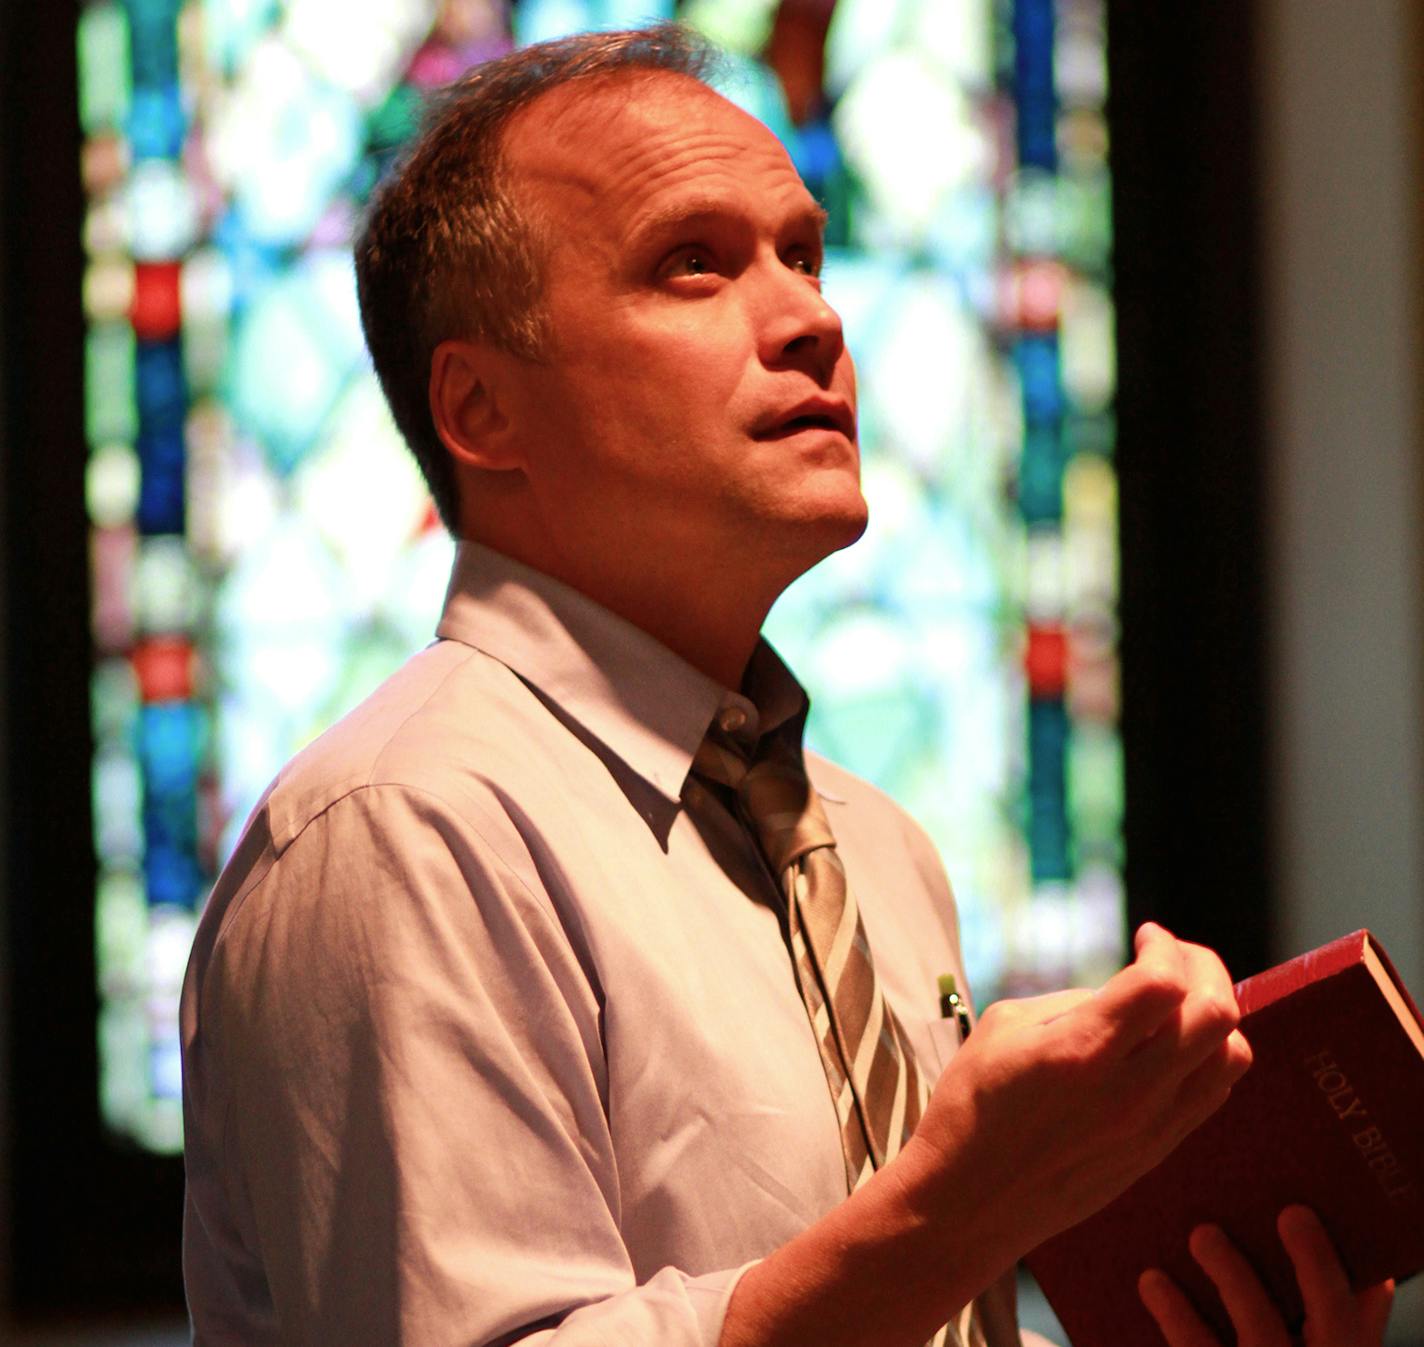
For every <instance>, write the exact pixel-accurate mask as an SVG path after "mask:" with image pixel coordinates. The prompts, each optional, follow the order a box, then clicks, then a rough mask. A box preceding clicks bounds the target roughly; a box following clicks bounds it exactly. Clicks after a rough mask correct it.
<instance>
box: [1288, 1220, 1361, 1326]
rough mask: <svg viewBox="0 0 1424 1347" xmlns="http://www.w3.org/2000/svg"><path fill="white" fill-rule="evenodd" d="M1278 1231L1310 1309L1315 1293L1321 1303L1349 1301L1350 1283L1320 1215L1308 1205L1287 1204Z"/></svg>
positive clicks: (1307, 1309)
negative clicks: (1321, 1222)
mask: <svg viewBox="0 0 1424 1347" xmlns="http://www.w3.org/2000/svg"><path fill="white" fill-rule="evenodd" d="M1276 1231H1277V1233H1278V1234H1279V1235H1280V1237H1281V1243H1282V1244H1284V1245H1285V1246H1286V1252H1287V1253H1288V1254H1290V1260H1291V1262H1292V1263H1293V1264H1294V1265H1295V1279H1296V1281H1298V1282H1299V1283H1300V1292H1301V1295H1302V1297H1303V1298H1304V1299H1305V1305H1306V1312H1307V1313H1309V1312H1310V1307H1311V1300H1312V1293H1313V1296H1314V1299H1315V1300H1316V1301H1317V1302H1318V1303H1320V1304H1334V1303H1336V1302H1338V1303H1340V1304H1342V1305H1343V1304H1347V1303H1349V1302H1350V1300H1351V1292H1350V1283H1349V1282H1348V1281H1347V1280H1346V1278H1345V1270H1344V1268H1342V1267H1341V1266H1340V1256H1339V1255H1338V1254H1337V1253H1336V1252H1335V1246H1334V1245H1333V1244H1332V1243H1331V1242H1330V1236H1329V1235H1327V1234H1326V1233H1325V1227H1324V1226H1323V1225H1321V1224H1320V1218H1319V1217H1317V1216H1316V1214H1315V1213H1314V1212H1313V1211H1311V1209H1310V1208H1309V1207H1287V1208H1286V1209H1285V1210H1284V1211H1283V1212H1281V1214H1280V1215H1279V1216H1278V1217H1277V1218H1276Z"/></svg>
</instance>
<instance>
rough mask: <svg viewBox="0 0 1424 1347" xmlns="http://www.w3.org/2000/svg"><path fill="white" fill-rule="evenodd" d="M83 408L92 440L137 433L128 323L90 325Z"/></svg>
mask: <svg viewBox="0 0 1424 1347" xmlns="http://www.w3.org/2000/svg"><path fill="white" fill-rule="evenodd" d="M84 412H85V431H86V433H87V435H88V439H89V443H90V444H109V443H112V442H114V441H120V442H123V441H132V440H133V439H134V437H135V436H136V435H137V434H138V408H137V407H136V406H135V405H134V335H133V328H131V327H130V326H129V325H128V324H127V323H103V324H100V325H96V326H94V327H92V328H90V329H89V336H88V339H87V341H86V342H85V349H84Z"/></svg>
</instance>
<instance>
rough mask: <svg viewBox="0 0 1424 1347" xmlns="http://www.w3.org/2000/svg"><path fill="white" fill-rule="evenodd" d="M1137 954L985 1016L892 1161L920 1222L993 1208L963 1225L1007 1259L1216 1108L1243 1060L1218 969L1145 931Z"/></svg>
mask: <svg viewBox="0 0 1424 1347" xmlns="http://www.w3.org/2000/svg"><path fill="white" fill-rule="evenodd" d="M1136 951H1137V958H1136V960H1135V961H1134V962H1133V963H1132V964H1131V965H1129V966H1128V967H1127V968H1125V969H1123V970H1122V971H1121V972H1120V973H1118V974H1117V975H1116V976H1115V977H1113V978H1112V979H1110V980H1109V981H1108V982H1107V983H1106V984H1105V985H1104V986H1103V987H1102V989H1101V990H1100V991H1098V992H1089V991H1069V992H1059V993H1056V994H1053V995H1050V996H1040V997H1034V998H1030V999H1027V1000H1022V1001H1001V1002H998V1003H997V1004H995V1005H992V1006H990V1007H989V1009H988V1010H987V1011H985V1012H984V1014H983V1016H982V1017H981V1018H980V1020H979V1024H978V1026H977V1027H976V1029H975V1031H974V1033H973V1034H972V1035H971V1036H970V1038H969V1039H968V1041H967V1042H966V1043H965V1045H964V1046H963V1047H962V1048H961V1049H960V1050H959V1051H958V1052H957V1053H956V1054H955V1055H954V1058H953V1059H952V1060H951V1062H950V1064H949V1067H948V1068H947V1069H946V1070H945V1072H944V1074H943V1076H941V1078H940V1081H939V1084H938V1085H937V1086H936V1088H935V1091H934V1094H933V1095H932V1097H931V1099H930V1103H929V1106H928V1108H927V1109H926V1111H925V1115H924V1117H923V1118H922V1119H921V1121H920V1125H919V1128H918V1129H917V1130H916V1132H915V1135H914V1137H913V1138H912V1139H911V1141H910V1142H909V1143H908V1144H907V1146H906V1147H905V1150H904V1151H902V1153H901V1157H900V1159H898V1160H897V1161H896V1162H895V1165H894V1166H891V1167H890V1168H891V1169H894V1168H896V1166H898V1167H899V1168H900V1171H901V1173H902V1174H903V1175H904V1176H905V1181H906V1189H907V1192H908V1193H910V1195H911V1200H912V1201H914V1202H915V1204H916V1206H917V1209H919V1210H921V1211H922V1212H923V1214H924V1216H925V1218H926V1219H933V1217H934V1215H935V1214H936V1213H937V1212H942V1211H945V1210H957V1211H973V1212H976V1213H996V1216H995V1217H994V1218H993V1219H989V1218H988V1217H987V1216H985V1217H983V1218H981V1216H979V1215H976V1221H981V1219H982V1224H984V1225H985V1226H986V1227H988V1226H992V1227H993V1231H992V1233H993V1235H995V1236H998V1237H999V1238H1000V1239H1001V1240H1002V1241H1003V1242H1004V1243H1005V1244H1010V1245H1014V1246H1016V1247H1014V1248H1013V1250H1012V1253H1011V1256H1017V1255H1019V1254H1022V1253H1024V1252H1026V1251H1027V1250H1028V1249H1030V1248H1032V1247H1034V1245H1036V1244H1038V1243H1039V1242H1041V1241H1042V1240H1044V1239H1046V1238H1048V1237H1049V1236H1050V1235H1052V1234H1056V1233H1057V1232H1058V1231H1060V1230H1063V1229H1066V1228H1067V1227H1068V1226H1070V1225H1073V1224H1075V1223H1076V1222H1077V1221H1079V1220H1082V1219H1083V1218H1084V1217H1086V1216H1088V1215H1090V1214H1091V1213H1092V1212H1094V1211H1096V1210H1098V1208H1100V1207H1102V1206H1103V1205H1104V1204H1106V1203H1107V1202H1109V1201H1111V1199H1112V1198H1114V1197H1115V1196H1117V1194H1118V1193H1120V1192H1121V1191H1122V1190H1123V1189H1124V1188H1126V1187H1127V1186H1128V1185H1129V1184H1130V1183H1132V1182H1133V1181H1134V1180H1135V1179H1137V1178H1139V1177H1140V1176H1141V1175H1142V1174H1144V1173H1146V1172H1147V1171H1148V1170H1149V1169H1151V1168H1152V1167H1153V1166H1154V1165H1156V1164H1157V1163H1158V1162H1159V1161H1160V1160H1162V1159H1163V1158H1164V1157H1165V1156H1166V1155H1167V1154H1168V1153H1169V1152H1170V1151H1171V1150H1172V1149H1173V1148H1174V1147H1175V1146H1176V1145H1177V1143H1178V1142H1180V1141H1181V1140H1182V1138H1183V1137H1185V1136H1186V1135H1187V1133H1189V1132H1190V1131H1191V1130H1192V1129H1193V1128H1195V1127H1196V1126H1197V1125H1198V1124H1200V1123H1201V1122H1203V1121H1204V1120H1205V1119H1206V1118H1207V1117H1208V1115H1210V1114H1211V1113H1212V1112H1214V1111H1215V1110H1216V1109H1217V1108H1218V1107H1219V1106H1220V1105H1221V1104H1222V1103H1223V1102H1224V1101H1225V1099H1226V1097H1227V1095H1228V1094H1229V1093H1230V1091H1231V1086H1232V1085H1233V1084H1234V1083H1235V1082H1236V1081H1237V1080H1238V1079H1239V1078H1240V1077H1241V1075H1242V1074H1243V1073H1244V1072H1245V1070H1246V1069H1247V1067H1248V1066H1249V1065H1250V1062H1251V1051H1250V1048H1249V1047H1248V1046H1247V1044H1246V1041H1245V1039H1244V1038H1243V1037H1242V1036H1241V1034H1240V1032H1239V1030H1238V1029H1237V1027H1236V1026H1237V1023H1238V1020H1239V1012H1238V1010H1237V1006H1236V998H1235V996H1234V994H1233V992H1232V988H1231V981H1230V979H1229V978H1228V977H1227V974H1226V970H1225V968H1223V967H1222V964H1221V960H1220V959H1218V958H1217V957H1216V955H1215V954H1213V953H1212V952H1211V951H1210V950H1208V949H1204V948H1203V947H1201V946H1200V945H1192V944H1188V943H1186V942H1184V941H1179V940H1177V939H1176V938H1175V937H1174V936H1172V935H1171V934H1170V933H1169V932H1167V931H1165V930H1163V929H1162V927H1160V926H1156V925H1152V924H1150V923H1149V924H1148V925H1145V926H1143V927H1142V928H1141V930H1139V931H1138V933H1137V940H1136ZM887 1172H888V1171H887ZM1001 1226H1002V1227H1003V1228H1000V1227H1001Z"/></svg>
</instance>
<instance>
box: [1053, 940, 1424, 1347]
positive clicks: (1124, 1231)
mask: <svg viewBox="0 0 1424 1347" xmlns="http://www.w3.org/2000/svg"><path fill="white" fill-rule="evenodd" d="M1236 996H1237V1001H1238V1002H1239V1004H1240V1006H1241V1012H1242V1021H1241V1029H1242V1032H1243V1033H1244V1034H1245V1035H1246V1038H1247V1041H1248V1042H1249V1043H1250V1044H1251V1048H1252V1051H1253V1053H1254V1060H1253V1062H1252V1065H1251V1067H1250V1069H1249V1070H1248V1071H1247V1072H1246V1074H1245V1075H1244V1076H1243V1077H1242V1078H1241V1080H1240V1081H1238V1082H1237V1084H1236V1087H1235V1088H1234V1089H1233V1090H1232V1092H1231V1098H1230V1099H1229V1100H1228V1101H1227V1102H1226V1104H1224V1105H1223V1106H1222V1107H1221V1109H1219V1110H1218V1111H1217V1112H1216V1113H1215V1114H1213V1115H1212V1116H1211V1117H1210V1118H1208V1119H1207V1121H1206V1122H1205V1123H1203V1124H1202V1125H1201V1127H1199V1128H1198V1129H1197V1130H1196V1131H1195V1132H1193V1133H1192V1134H1191V1135H1190V1136H1189V1137H1187V1139H1186V1140H1185V1141H1184V1142H1182V1144H1181V1145H1180V1146H1178V1147H1177V1149H1176V1150H1175V1151H1173V1152H1172V1154H1171V1155H1169V1156H1168V1157H1167V1159H1166V1160H1164V1161H1163V1162H1162V1163H1161V1164H1160V1165H1158V1166H1157V1168H1156V1169H1154V1170H1152V1172H1151V1173H1149V1174H1147V1175H1145V1176H1144V1177H1143V1178H1141V1179H1139V1180H1138V1181H1137V1183H1135V1184H1134V1185H1133V1186H1132V1187H1131V1188H1129V1189H1128V1190H1127V1191H1126V1192H1124V1193H1123V1194H1122V1195H1121V1196H1120V1197H1118V1198H1117V1199H1116V1200H1115V1201H1114V1202H1111V1203H1110V1204H1109V1205H1108V1206H1106V1207H1104V1208H1103V1209H1102V1210H1101V1211H1100V1212H1098V1213H1097V1214H1096V1215H1094V1216H1091V1217H1089V1218H1088V1219H1087V1220H1086V1221H1083V1222H1082V1223H1081V1224H1080V1225H1077V1226H1075V1227H1074V1228H1073V1229H1071V1230H1067V1231H1064V1232H1063V1233H1062V1234H1060V1235H1056V1236H1055V1237H1054V1238H1053V1239H1051V1240H1049V1241H1047V1243H1045V1244H1042V1245H1040V1246H1039V1247H1038V1248H1037V1249H1035V1250H1034V1252H1033V1253H1032V1254H1030V1255H1029V1257H1028V1259H1027V1262H1028V1266H1029V1270H1030V1271H1031V1272H1032V1273H1033V1275H1034V1277H1035V1278H1036V1279H1037V1280H1038V1283H1039V1285H1040V1286H1041V1287H1042V1288H1043V1293H1044V1295H1046V1296H1047V1297H1048V1301H1049V1303H1050V1304H1051V1305H1052V1306H1053V1309H1054V1312H1055V1313H1056V1314H1057V1315H1058V1318H1059V1320H1060V1322H1061V1323H1062V1324H1063V1327H1064V1330H1065V1331H1066V1332H1067V1334H1068V1337H1069V1339H1070V1341H1071V1342H1072V1345H1073V1347H1153V1345H1154V1344H1161V1342H1162V1337H1161V1334H1160V1333H1159V1332H1158V1330H1157V1326H1156V1324H1155V1323H1154V1322H1153V1320H1152V1317H1151V1316H1150V1315H1149V1314H1148V1313H1147V1311H1146V1309H1145V1308H1144V1307H1143V1305H1142V1302H1141V1301H1140V1300H1139V1299H1138V1296H1137V1279H1138V1276H1139V1275H1140V1274H1141V1273H1142V1272H1143V1271H1145V1270H1146V1269H1147V1268H1151V1267H1159V1268H1162V1269H1163V1270H1164V1271H1165V1272H1167V1273H1168V1274H1169V1275H1170V1276H1172V1277H1173V1278H1174V1279H1175V1280H1176V1281H1177V1283H1178V1285H1180V1286H1181V1287H1183V1288H1184V1289H1185V1290H1186V1292H1187V1294H1188V1295H1189V1296H1190V1297H1191V1299H1192V1301H1193V1302H1194V1303H1195V1304H1196V1306H1197V1308H1198V1310H1199V1311H1200V1312H1201V1314H1202V1317H1203V1318H1204V1319H1206V1321H1207V1322H1208V1323H1210V1324H1211V1325H1212V1326H1213V1327H1214V1328H1215V1329H1216V1330H1217V1333H1218V1335H1219V1336H1220V1338H1221V1341H1222V1342H1223V1343H1231V1342H1234V1341H1235V1339H1234V1336H1233V1334H1232V1332H1231V1327H1230V1321H1229V1320H1228V1319H1227V1317H1226V1314H1225V1311H1224V1310H1223V1309H1222V1305H1221V1301H1220V1299H1219V1298H1218V1296H1217V1295H1216V1291H1215V1288H1214V1287H1213V1286H1212V1283H1211V1282H1210V1280H1209V1279H1208V1278H1207V1276H1206V1274H1205V1273H1203V1272H1202V1270H1201V1268H1200V1267H1198V1265H1197V1263H1196V1261H1195V1260H1194V1259H1193V1258H1192V1256H1191V1254H1190V1253H1189V1252H1188V1250H1187V1236H1188V1235H1189V1234H1190V1233H1191V1231H1192V1229H1193V1228H1194V1227H1196V1226H1198V1225H1200V1224H1202V1223H1203V1222H1213V1223H1215V1224H1217V1225H1220V1226H1221V1227H1222V1228H1223V1229H1224V1230H1225V1231H1226V1232H1227V1234H1228V1235H1230V1236H1231V1238H1232V1239H1233V1240H1234V1241H1235V1242H1236V1244H1237V1246H1238V1247H1239V1248H1240V1249H1241V1250H1242V1251H1243V1252H1244V1253H1245V1254H1246V1256H1247V1257H1248V1258H1249V1259H1250V1260H1251V1262H1252V1263H1253V1264H1254V1265H1255V1267H1256V1269H1257V1271H1258V1272H1259V1273H1260V1276H1261V1278H1262V1280H1263V1281H1264V1282H1265V1283H1266V1285H1267V1286H1268V1288H1269V1289H1270V1290H1271V1292H1272V1294H1273V1295H1274V1296H1275V1298H1276V1303H1277V1304H1278V1305H1280V1306H1281V1308H1282V1310H1283V1311H1284V1312H1285V1314H1286V1316H1287V1319H1288V1321H1289V1322H1291V1323H1292V1324H1293V1325H1294V1326H1297V1327H1298V1326H1299V1323H1300V1321H1301V1319H1302V1317H1303V1311H1302V1307H1301V1302H1300V1292H1299V1290H1298V1288H1297V1286H1296V1281H1295V1275H1294V1271H1293V1269H1292V1267H1291V1263H1290V1259H1289V1258H1288V1257H1287V1255H1286V1253H1285V1250H1284V1249H1283V1248H1282V1247H1281V1243H1280V1239H1279V1237H1278V1235H1277V1234H1276V1216H1277V1214H1278V1213H1279V1212H1280V1210H1281V1209H1282V1208H1283V1207H1287V1206H1290V1205H1292V1204H1293V1203H1297V1202H1299V1203H1304V1204H1305V1205H1306V1206H1309V1207H1312V1208H1314V1210H1315V1211H1316V1213H1317V1214H1318V1215H1319V1216H1320V1218H1321V1220H1322V1221H1323V1222H1324V1223H1325V1228H1326V1229H1327V1230H1328V1231H1329V1232H1330V1235H1331V1238H1332V1239H1333V1240H1334V1241H1335V1245H1336V1247H1337V1248H1338V1249H1339V1251H1340V1256H1341V1259H1342V1261H1343V1262H1344V1265H1345V1268H1346V1270H1347V1271H1348V1273H1349V1275H1350V1278H1351V1281H1352V1282H1353V1284H1354V1285H1355V1286H1356V1287H1357V1288H1359V1287H1363V1286H1368V1285H1371V1284H1372V1283H1374V1282H1378V1281H1382V1280H1383V1279H1384V1278H1386V1277H1394V1278H1395V1279H1396V1280H1402V1279H1403V1278H1405V1277H1408V1276H1411V1275H1413V1274H1414V1273H1415V1272H1418V1271H1420V1270H1421V1269H1424V1020H1421V1018H1420V1014H1419V1011H1418V1009H1417V1008H1416V1007H1415V1005H1414V1003H1413V1001H1411V1000H1410V998H1409V993H1408V992H1407V991H1406V990H1405V989H1404V985H1403V984H1402V983H1401V982H1400V980H1399V976H1398V974H1396V973H1395V971H1394V968H1393V966H1392V965H1391V964H1390V962H1389V959H1388V957H1387V956H1386V955H1385V953H1384V951H1383V950H1382V949H1381V948H1380V946H1379V945H1378V943H1377V942H1376V941H1375V940H1374V938H1373V937H1372V936H1371V935H1370V934H1369V932H1368V931H1356V932H1355V933H1354V934H1353V935H1347V936H1344V937H1342V938H1341V939H1339V940H1335V941H1332V942H1331V943H1330V944H1328V945H1324V946H1322V947H1321V948H1320V949H1317V950H1312V951H1311V952H1310V953H1309V954H1303V955H1301V956H1300V957H1299V958H1297V959H1292V960H1291V961H1290V962H1289V963H1284V964H1281V965H1280V966H1279V967H1277V968H1272V969H1269V970H1268V971H1266V972H1264V973H1260V974H1258V975H1257V976H1256V977H1252V978H1247V979H1246V980H1245V981H1244V982H1240V983H1238V984H1237V986H1236Z"/></svg>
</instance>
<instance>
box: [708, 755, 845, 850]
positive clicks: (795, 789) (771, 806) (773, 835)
mask: <svg viewBox="0 0 1424 1347" xmlns="http://www.w3.org/2000/svg"><path fill="white" fill-rule="evenodd" d="M692 770H693V771H694V772H696V773H697V774H698V775H699V776H701V777H705V778H706V779H707V780H709V781H716V782H718V783H719V784H720V785H723V786H730V787H731V788H732V789H733V790H735V791H736V792H737V798H738V800H740V802H741V805H742V808H743V809H744V810H745V812H746V815H747V818H748V819H749V820H750V822H751V824H752V827H753V828H754V829H755V830H756V836H757V841H758V843H760V845H761V849H762V851H763V852H764V853H765V855H766V858H767V861H768V862H769V863H770V865H771V868H772V870H773V871H775V872H776V873H777V874H780V873H781V872H782V871H783V870H785V869H786V867H787V866H788V865H790V864H791V863H792V862H793V861H796V860H799V859H800V858H801V857H802V856H804V855H805V854H806V853H807V852H808V851H811V850H813V849H814V848H816V847H829V846H834V845H835V838H834V837H833V836H832V834H831V828H830V824H829V823H827V821H826V815H825V811H824V810H823V809H822V808H821V801H820V799H819V798H818V797H817V795H816V792H815V790H814V789H813V787H812V786H811V783H810V781H809V780H808V779H807V776H806V769H805V767H804V766H803V765H802V760H801V750H800V747H799V745H798V744H796V743H793V742H790V741H788V740H787V739H786V738H785V737H784V736H783V735H781V734H776V733H773V734H770V735H767V736H766V737H765V738H764V739H763V740H762V741H761V742H760V743H759V744H758V745H757V748H756V755H755V757H753V758H748V756H747V753H746V751H745V750H744V749H742V747H741V746H740V745H739V744H737V743H736V742H735V741H733V740H731V739H729V738H727V737H725V736H724V735H722V734H721V733H719V732H718V730H717V729H716V728H715V727H714V728H713V729H711V730H709V731H708V733H707V737H706V738H705V739H703V741H702V743H701V744H700V745H699V746H698V749H697V754H696V756H695V757H694V758H693V760H692Z"/></svg>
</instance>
